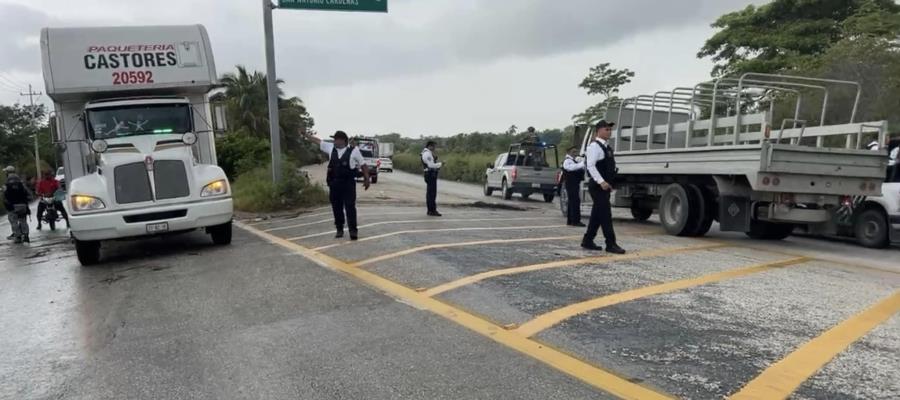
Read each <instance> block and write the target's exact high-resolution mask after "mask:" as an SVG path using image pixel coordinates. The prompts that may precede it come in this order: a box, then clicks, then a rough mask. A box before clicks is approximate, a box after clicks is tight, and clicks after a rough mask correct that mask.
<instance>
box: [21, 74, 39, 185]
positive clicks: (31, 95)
mask: <svg viewBox="0 0 900 400" xmlns="http://www.w3.org/2000/svg"><path fill="white" fill-rule="evenodd" d="M41 94H42V93H41V92H37V93H35V92H34V90H31V84H30V83H29V84H28V93H21V92H20V93H19V96H28V101H29V103H31V118H32V119H34V117H35V113H34V96H40V95H41ZM40 178H41V154H40V152H39V151H38V132H37V131H35V133H34V181H35V182H37V181H38V180H39V179H40Z"/></svg>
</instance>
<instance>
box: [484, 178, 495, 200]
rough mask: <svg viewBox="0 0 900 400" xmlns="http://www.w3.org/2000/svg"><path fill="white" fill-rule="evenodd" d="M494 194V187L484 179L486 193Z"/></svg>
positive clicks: (486, 194)
mask: <svg viewBox="0 0 900 400" xmlns="http://www.w3.org/2000/svg"><path fill="white" fill-rule="evenodd" d="M493 194H494V189H491V187H490V186H488V182H487V181H486V180H485V181H484V195H485V196H488V197H491V195H493Z"/></svg>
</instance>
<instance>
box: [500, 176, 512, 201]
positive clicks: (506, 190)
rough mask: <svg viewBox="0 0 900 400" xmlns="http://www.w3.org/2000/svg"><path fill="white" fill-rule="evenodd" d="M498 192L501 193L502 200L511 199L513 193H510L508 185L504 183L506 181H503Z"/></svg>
mask: <svg viewBox="0 0 900 400" xmlns="http://www.w3.org/2000/svg"><path fill="white" fill-rule="evenodd" d="M500 192H501V193H503V199H504V200H510V199H512V195H513V193H512V190H510V188H509V184H508V183H506V179H504V180H503V187H502V188H500Z"/></svg>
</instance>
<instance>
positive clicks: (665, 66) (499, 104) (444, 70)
mask: <svg viewBox="0 0 900 400" xmlns="http://www.w3.org/2000/svg"><path fill="white" fill-rule="evenodd" d="M388 1H389V6H390V12H389V13H388V14H370V13H341V12H311V11H295V10H276V11H275V47H276V57H277V63H276V64H277V67H278V76H279V77H280V78H282V79H284V80H285V81H286V86H285V89H286V91H287V93H288V94H290V95H296V96H299V97H300V98H302V99H303V100H304V102H305V103H306V104H307V107H308V108H309V111H310V113H311V114H312V116H313V117H314V118H315V120H316V129H317V130H318V131H319V132H320V134H322V133H328V134H330V133H332V132H334V130H336V129H343V130H346V131H348V132H351V133H353V134H382V133H389V132H399V133H401V134H404V135H407V136H419V135H422V134H424V135H430V134H437V135H451V134H455V133H459V132H471V131H502V130H505V129H506V128H507V127H509V126H510V125H512V124H516V125H517V126H520V127H526V126H529V125H533V126H535V127H537V128H539V129H544V128H561V127H563V126H566V125H567V124H568V123H569V122H570V118H571V116H572V115H573V114H575V113H578V112H580V111H582V110H583V109H584V108H586V107H587V106H589V105H590V104H592V102H593V100H592V99H591V98H590V97H588V96H587V95H586V94H585V93H584V92H583V91H582V90H581V89H579V88H578V87H577V85H578V83H579V82H580V81H581V79H582V78H583V77H584V75H585V74H586V73H587V71H588V68H589V67H591V66H592V65H596V64H598V63H601V62H610V63H612V64H613V66H614V67H617V68H629V69H631V70H633V71H635V72H636V74H637V76H636V77H635V79H634V81H633V82H632V83H631V84H629V85H628V86H626V87H625V88H624V90H623V95H633V94H642V93H652V92H655V91H656V90H662V89H667V88H671V87H674V86H684V85H688V84H691V85H693V83H696V82H698V81H701V80H704V79H707V78H708V76H709V71H710V68H711V63H710V61H709V60H698V59H697V58H696V56H695V55H696V53H697V51H698V50H699V49H700V47H701V46H702V44H703V41H704V40H705V39H706V38H708V37H709V36H710V35H711V34H712V32H713V30H712V29H711V28H710V27H709V24H710V23H712V22H713V21H714V20H715V19H716V17H718V16H719V15H721V14H723V13H725V12H729V11H733V10H737V9H740V8H743V7H745V6H746V5H747V4H749V3H751V2H756V3H759V1H751V0H679V1H664V0H628V1H612V0H509V1H499V0H388ZM193 23H201V24H203V25H205V26H206V28H207V30H208V31H209V34H210V40H211V41H212V44H213V48H214V53H215V57H216V64H217V68H218V71H219V73H220V74H221V73H224V72H228V71H229V70H232V69H233V66H234V65H235V64H243V65H246V66H247V67H249V68H254V69H260V70H264V69H265V61H264V53H263V34H262V11H261V2H260V1H256V0H154V1H143V0H77V1H76V0H0V26H2V27H3V28H2V31H0V33H2V34H0V103H3V104H10V103H13V102H16V101H21V102H27V98H24V97H20V96H19V95H18V93H17V92H16V90H17V89H21V88H22V87H23V86H24V85H26V84H28V83H31V84H33V85H34V86H35V90H36V91H41V92H43V91H44V88H43V79H42V78H41V74H40V51H39V44H38V37H39V33H40V28H42V27H45V26H51V27H61V26H97V25H157V24H193ZM40 100H41V101H43V102H45V103H46V102H47V101H48V99H47V97H46V96H42V97H41V98H40Z"/></svg>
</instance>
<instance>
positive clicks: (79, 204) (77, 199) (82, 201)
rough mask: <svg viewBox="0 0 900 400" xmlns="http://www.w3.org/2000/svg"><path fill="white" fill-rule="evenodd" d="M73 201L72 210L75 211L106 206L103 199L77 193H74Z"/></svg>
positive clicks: (98, 208)
mask: <svg viewBox="0 0 900 400" xmlns="http://www.w3.org/2000/svg"><path fill="white" fill-rule="evenodd" d="M71 202H72V210H74V211H88V210H102V209H104V208H106V204H103V200H100V199H98V198H96V197H93V196H85V195H81V194H75V195H72V199H71Z"/></svg>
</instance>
